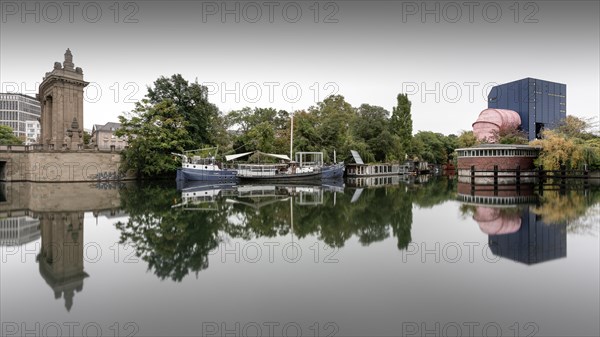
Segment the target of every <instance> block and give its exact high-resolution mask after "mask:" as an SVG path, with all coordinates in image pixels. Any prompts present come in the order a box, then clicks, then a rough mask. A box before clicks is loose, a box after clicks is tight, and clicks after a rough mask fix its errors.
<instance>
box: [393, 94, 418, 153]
mask: <svg viewBox="0 0 600 337" xmlns="http://www.w3.org/2000/svg"><path fill="white" fill-rule="evenodd" d="M397 101H398V104H397V105H396V106H395V107H394V109H393V110H392V118H391V124H390V126H391V130H392V133H393V134H395V135H397V136H398V137H399V138H400V145H401V146H402V149H401V153H399V155H398V157H399V158H400V159H402V158H404V157H405V155H406V154H408V152H409V149H410V148H411V141H412V131H413V124H412V116H411V113H410V107H411V105H412V103H411V102H410V100H409V99H408V95H407V94H398V96H397Z"/></svg>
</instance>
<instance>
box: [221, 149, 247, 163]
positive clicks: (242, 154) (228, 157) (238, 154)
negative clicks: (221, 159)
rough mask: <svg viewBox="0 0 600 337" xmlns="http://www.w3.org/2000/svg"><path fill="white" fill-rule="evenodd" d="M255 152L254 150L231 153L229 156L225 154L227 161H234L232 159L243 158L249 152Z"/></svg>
mask: <svg viewBox="0 0 600 337" xmlns="http://www.w3.org/2000/svg"><path fill="white" fill-rule="evenodd" d="M253 153H254V151H252V152H246V153H236V154H230V155H228V156H225V160H226V161H232V160H235V159H238V158H242V157H245V156H247V155H249V154H253Z"/></svg>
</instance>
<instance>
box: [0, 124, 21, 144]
mask: <svg viewBox="0 0 600 337" xmlns="http://www.w3.org/2000/svg"><path fill="white" fill-rule="evenodd" d="M22 144H23V141H22V140H21V139H19V137H17V136H15V134H14V133H13V129H12V128H11V127H10V126H7V125H0V145H22Z"/></svg>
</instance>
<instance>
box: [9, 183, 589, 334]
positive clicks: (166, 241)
mask: <svg viewBox="0 0 600 337" xmlns="http://www.w3.org/2000/svg"><path fill="white" fill-rule="evenodd" d="M395 179H397V178H394V179H391V178H390V179H378V180H370V181H353V182H346V183H345V186H344V185H340V184H333V185H329V186H268V185H263V186H260V185H239V186H180V188H183V190H178V189H177V187H176V186H175V184H174V183H164V184H146V185H135V184H126V185H125V184H118V185H115V184H31V183H12V184H4V185H0V192H1V193H0V235H1V240H2V241H1V247H0V252H1V258H2V263H1V267H0V298H1V304H0V318H1V321H2V330H1V332H0V335H3V336H22V335H30V336H31V335H42V336H55V335H64V336H81V335H84V336H96V335H105V336H115V335H116V336H162V335H177V336H198V335H200V336H256V335H263V336H298V335H302V336H457V335H458V336H482V335H483V336H499V335H501V336H598V335H599V334H600V331H599V323H598V322H599V320H598V318H599V315H600V313H599V310H600V309H599V307H600V295H599V286H598V285H599V266H600V261H599V241H598V237H599V228H598V223H599V222H600V191H599V190H598V189H597V188H591V189H582V188H577V189H571V188H566V189H563V190H560V189H547V190H543V191H540V190H538V189H532V188H528V187H523V188H521V189H520V190H519V191H516V190H512V191H499V192H497V193H494V192H493V191H476V192H475V193H473V195H472V194H471V191H470V188H469V187H468V186H462V185H460V186H459V185H457V184H456V183H455V182H453V181H451V180H447V179H431V180H429V181H421V182H419V181H416V182H415V181H412V182H402V181H397V180H395ZM384 183H385V184H387V185H382V184H384ZM351 185H354V187H353V186H351ZM357 185H358V186H359V187H356V186H357ZM373 185H375V186H373ZM495 194H496V195H495Z"/></svg>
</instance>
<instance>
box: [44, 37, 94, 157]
mask: <svg viewBox="0 0 600 337" xmlns="http://www.w3.org/2000/svg"><path fill="white" fill-rule="evenodd" d="M74 66H75V65H74V64H73V55H72V54H71V51H70V50H69V49H67V51H66V53H65V61H64V62H63V64H62V65H61V64H60V62H55V63H54V70H52V71H51V72H48V73H46V76H45V77H44V80H43V81H42V84H40V88H39V94H38V99H39V100H40V102H41V105H42V117H41V128H42V134H41V139H40V141H41V143H42V144H43V145H44V148H46V149H57V150H58V149H61V148H63V147H66V148H68V149H72V150H77V149H79V148H81V147H83V88H85V86H87V85H88V84H89V83H88V82H85V81H84V80H83V71H82V70H81V68H79V67H77V68H74Z"/></svg>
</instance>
